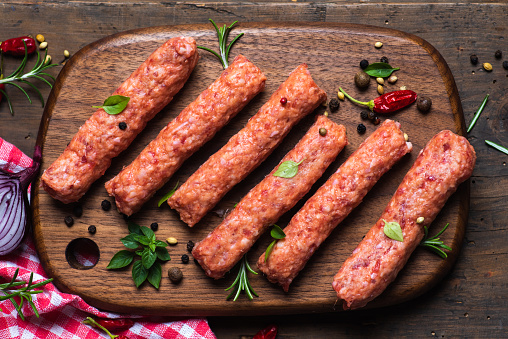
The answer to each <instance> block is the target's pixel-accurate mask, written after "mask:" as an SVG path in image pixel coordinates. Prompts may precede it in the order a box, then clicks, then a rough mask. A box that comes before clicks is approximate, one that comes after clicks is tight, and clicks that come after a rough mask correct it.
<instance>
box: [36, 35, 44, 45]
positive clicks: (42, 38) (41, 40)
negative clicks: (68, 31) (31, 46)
mask: <svg viewBox="0 0 508 339" xmlns="http://www.w3.org/2000/svg"><path fill="white" fill-rule="evenodd" d="M35 40H37V41H38V42H40V43H42V42H44V40H45V39H44V35H42V34H37V35H36V36H35Z"/></svg>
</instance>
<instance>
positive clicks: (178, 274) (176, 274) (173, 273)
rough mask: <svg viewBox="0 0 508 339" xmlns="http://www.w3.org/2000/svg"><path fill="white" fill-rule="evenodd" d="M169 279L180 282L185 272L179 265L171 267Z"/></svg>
mask: <svg viewBox="0 0 508 339" xmlns="http://www.w3.org/2000/svg"><path fill="white" fill-rule="evenodd" d="M168 276H169V280H171V282H173V283H179V282H180V281H182V278H183V273H182V271H181V270H180V269H179V268H178V267H171V268H170V269H169V270H168Z"/></svg>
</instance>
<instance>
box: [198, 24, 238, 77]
mask: <svg viewBox="0 0 508 339" xmlns="http://www.w3.org/2000/svg"><path fill="white" fill-rule="evenodd" d="M209 20H210V22H211V23H212V25H213V27H215V31H216V32H217V37H218V38H219V52H220V54H219V53H217V52H215V51H213V50H211V49H210V48H207V47H203V46H198V48H200V49H204V50H205V51H208V52H210V53H212V54H213V55H215V56H216V57H217V58H218V59H219V60H220V62H221V64H222V67H224V69H226V68H227V67H228V58H229V51H230V50H231V47H232V46H233V44H234V43H235V42H236V41H237V40H238V39H240V37H241V36H242V35H243V33H240V34H238V35H237V36H236V38H234V39H233V41H231V42H230V43H229V45H227V40H228V36H229V32H230V31H231V29H232V28H233V26H234V25H235V24H236V23H237V22H238V21H235V22H233V23H232V24H231V25H229V27H228V26H226V25H224V26H223V27H221V28H219V27H217V25H216V24H215V22H214V21H213V20H212V19H209Z"/></svg>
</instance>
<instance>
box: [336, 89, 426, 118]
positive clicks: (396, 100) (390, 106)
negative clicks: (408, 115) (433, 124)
mask: <svg viewBox="0 0 508 339" xmlns="http://www.w3.org/2000/svg"><path fill="white" fill-rule="evenodd" d="M339 90H340V91H341V92H342V93H344V95H345V96H346V97H348V99H349V100H351V101H352V102H354V103H356V104H359V105H363V106H367V107H368V108H369V109H370V110H371V111H372V112H376V113H381V114H386V113H391V112H395V111H397V110H399V109H402V108H404V107H406V106H408V105H411V104H412V103H413V102H415V101H416V98H417V97H418V95H417V94H416V93H415V92H413V91H410V90H401V91H393V92H388V93H386V94H383V95H381V96H379V97H377V98H376V99H374V100H371V101H368V102H363V101H358V100H356V99H353V98H352V97H351V96H350V95H349V94H347V93H346V92H344V90H343V89H342V88H339Z"/></svg>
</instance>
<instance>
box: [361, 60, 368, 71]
mask: <svg viewBox="0 0 508 339" xmlns="http://www.w3.org/2000/svg"><path fill="white" fill-rule="evenodd" d="M368 66H369V62H368V61H367V60H365V59H363V60H362V61H360V68H361V69H366V68H367V67H368Z"/></svg>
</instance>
